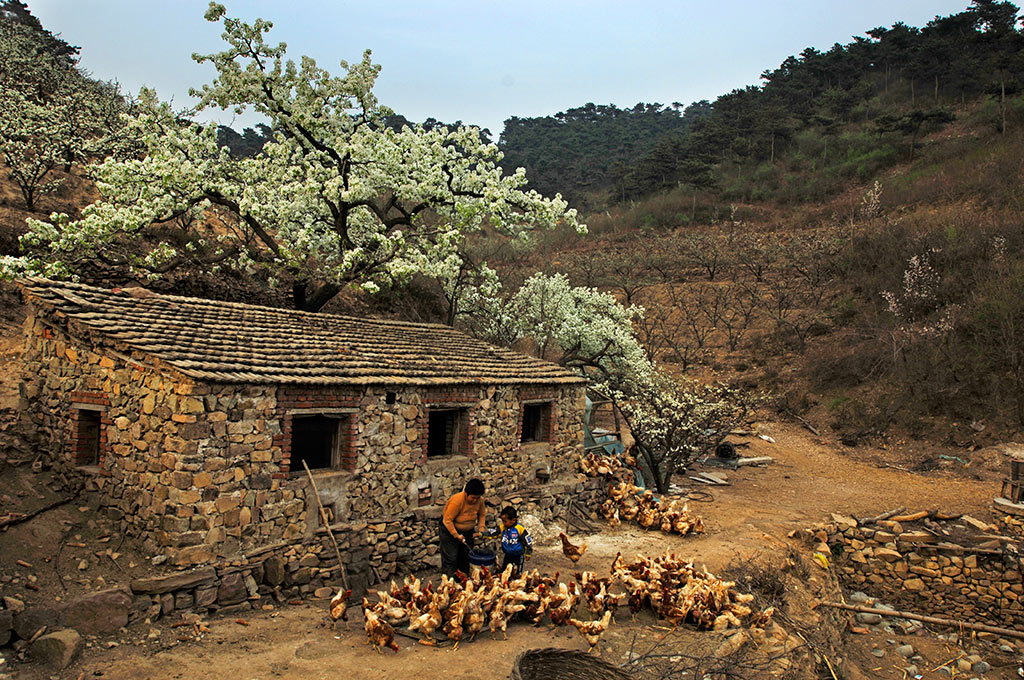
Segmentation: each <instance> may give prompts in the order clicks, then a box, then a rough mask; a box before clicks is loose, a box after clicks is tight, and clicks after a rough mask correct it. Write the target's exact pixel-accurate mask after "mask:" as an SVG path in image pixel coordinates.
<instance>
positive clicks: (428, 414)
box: [21, 279, 596, 576]
mask: <svg viewBox="0 0 1024 680" xmlns="http://www.w3.org/2000/svg"><path fill="white" fill-rule="evenodd" d="M21 287H22V291H23V295H24V297H25V299H26V301H27V302H28V303H29V305H30V314H29V316H28V318H27V320H26V329H25V333H26V343H25V352H24V361H25V366H26V371H25V377H24V382H23V384H22V397H23V399H24V409H23V412H25V413H26V414H27V417H28V418H30V419H31V424H32V426H33V427H34V428H35V429H36V431H37V432H38V433H39V435H40V436H41V438H42V441H43V444H44V445H45V446H46V447H47V448H48V450H49V451H50V453H51V455H52V457H53V459H54V462H55V463H56V464H58V465H66V466H69V467H72V466H73V467H76V468H78V469H80V470H82V471H84V472H85V473H86V474H88V475H90V476H91V480H92V481H91V482H90V483H91V484H92V485H93V486H94V488H96V489H98V491H99V495H100V498H101V502H102V503H103V505H104V506H105V508H106V510H107V512H109V513H111V514H113V515H114V516H115V517H117V518H119V519H121V520H122V521H123V526H124V527H125V530H126V531H128V532H129V534H131V535H136V536H139V537H141V538H142V539H144V543H145V545H146V546H147V548H148V549H150V550H151V551H153V552H154V553H163V554H166V555H167V556H168V558H169V562H170V563H172V564H176V565H179V566H186V565H200V564H210V563H213V562H216V561H217V560H224V559H229V558H232V557H235V556H238V555H240V554H245V553H246V552H247V551H249V552H253V551H256V552H265V551H266V550H267V548H268V546H276V545H284V546H295V545H297V544H301V543H302V542H303V541H305V542H307V543H309V542H311V541H312V540H314V536H315V535H316V534H317V532H318V531H320V532H321V533H322V529H320V528H319V524H320V519H319V514H318V509H317V505H316V502H315V499H313V498H312V494H311V492H310V487H309V483H308V478H307V475H306V472H305V467H304V465H305V466H308V467H309V468H310V470H311V471H312V472H313V475H314V477H315V479H316V484H317V487H318V490H319V494H320V498H321V500H322V502H323V503H324V504H325V506H326V507H327V509H328V512H329V514H331V515H333V516H332V517H331V523H332V525H334V523H338V526H339V527H340V529H339V530H340V531H342V533H344V531H345V530H348V531H350V532H355V533H357V534H359V535H358V536H356V535H353V537H352V539H351V541H348V540H347V539H346V541H345V542H343V547H346V546H348V547H351V548H352V549H353V550H354V549H355V547H356V546H367V547H366V552H367V555H364V556H363V557H365V558H366V559H367V560H368V561H369V563H371V564H373V563H375V564H376V565H380V564H382V563H389V564H391V568H390V569H389V570H385V572H386V571H391V572H394V571H395V570H396V569H395V565H396V564H397V563H405V564H404V565H403V566H405V567H406V568H415V567H421V566H426V565H427V564H429V563H430V558H431V557H432V556H433V555H434V554H436V546H433V547H431V545H430V544H431V542H432V541H433V542H435V543H436V533H437V530H436V526H437V520H436V517H437V516H438V514H439V512H438V511H439V504H440V503H442V502H443V501H444V500H445V499H446V498H447V496H448V494H450V493H452V492H454V491H458V490H460V489H461V485H462V484H463V483H464V481H465V480H466V479H467V478H469V477H472V476H479V477H481V478H482V479H484V481H485V482H486V483H487V484H488V487H489V489H491V490H493V492H492V493H491V497H492V498H500V497H503V496H504V497H506V498H508V497H510V496H514V495H517V494H518V495H522V493H523V492H524V490H528V489H531V488H536V487H537V486H538V485H540V484H541V481H542V482H544V485H545V486H546V488H549V489H562V491H564V493H565V494H568V495H571V494H572V493H573V490H574V488H575V492H577V493H578V492H579V491H580V487H579V483H580V480H579V478H578V477H577V476H576V474H575V472H574V466H575V461H576V459H577V455H578V454H579V453H580V452H581V450H582V442H583V409H584V386H585V381H584V379H582V378H581V377H580V376H578V375H576V374H573V373H572V372H570V371H567V370H566V369H564V368H562V367H560V366H557V365H555V364H552V363H549V362H545V361H542V360H539V359H536V358H533V357H529V356H526V355H522V354H519V353H516V352H513V351H511V350H508V349H503V348H499V347H494V346H491V345H488V344H486V343H484V342H481V341H479V340H476V339H473V338H471V337H468V336H466V335H464V334H462V333H459V332H458V331H456V330H454V329H452V328H449V327H446V326H440V325H433V324H416V323H403V322H397V321H381V320H372V319H363V318H355V317H346V316H337V315H329V314H311V313H306V312H298V311H290V310H284V309H274V308H268V307H257V306H253V305H245V304H238V303H229V302H217V301H211V300H201V299H196V298H186V297H175V296H165V295H158V294H155V293H152V292H149V291H145V290H143V289H138V288H134V289H114V290H105V289H100V288H95V287H90V286H85V285H81V284H75V283H63V282H54V281H48V280H44V279H28V280H25V281H22V282H21ZM538 480H541V481H538ZM548 480H550V481H548ZM559 483H562V484H563V486H562V487H558V484H559ZM573 484H576V485H577V486H576V487H573ZM546 493H549V494H550V493H554V491H549V492H546ZM595 497H596V496H595ZM386 527H396V528H395V530H394V531H395V532H397V533H393V534H388V533H387V532H390V531H391V529H389V528H386ZM374 531H377V532H378V533H380V532H383V533H381V534H380V535H379V536H376V537H374V536H371V535H370V534H372V533H373V532H374ZM385 534H386V535H385ZM378 541H379V542H380V543H381V544H382V545H375V544H376V543H377V542H378ZM345 559H346V561H348V560H349V558H345ZM359 559H362V558H353V559H352V561H353V563H354V562H358V561H359ZM350 566H351V565H350ZM355 569H356V570H358V565H355ZM379 575H380V574H378V576H379Z"/></svg>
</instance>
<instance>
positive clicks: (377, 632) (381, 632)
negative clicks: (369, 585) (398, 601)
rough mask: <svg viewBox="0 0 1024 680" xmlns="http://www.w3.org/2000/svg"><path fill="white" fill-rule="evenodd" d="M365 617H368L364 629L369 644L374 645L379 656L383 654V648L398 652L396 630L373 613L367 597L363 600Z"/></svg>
mask: <svg viewBox="0 0 1024 680" xmlns="http://www.w3.org/2000/svg"><path fill="white" fill-rule="evenodd" d="M363 616H365V617H366V623H364V624H363V629H364V630H365V631H366V641H367V643H368V644H372V645H373V648H374V650H376V652H377V653H378V654H379V653H381V650H380V648H381V647H388V648H390V649H393V650H394V651H396V652H397V651H398V645H397V644H395V629H394V628H392V627H391V626H390V625H389V624H388V623H387V622H386V621H381V620H380V617H379V616H377V615H376V614H374V613H373V610H372V609H371V608H370V603H369V601H367V599H366V598H365V597H364V598H363Z"/></svg>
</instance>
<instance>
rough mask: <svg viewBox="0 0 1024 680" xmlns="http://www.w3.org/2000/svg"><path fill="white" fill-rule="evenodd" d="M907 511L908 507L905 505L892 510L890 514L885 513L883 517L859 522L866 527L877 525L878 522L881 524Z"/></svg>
mask: <svg viewBox="0 0 1024 680" xmlns="http://www.w3.org/2000/svg"><path fill="white" fill-rule="evenodd" d="M906 509H907V507H906V506H905V505H901V506H900V507H898V508H896V509H895V510H890V511H889V512H883V513H882V514H881V515H875V516H874V517H865V518H864V519H859V520H857V522H858V523H860V525H861V526H864V525H867V524H875V523H876V522H881V521H882V520H883V519H889V518H890V517H892V516H893V515H898V514H899V513H901V512H903V511H905V510H906Z"/></svg>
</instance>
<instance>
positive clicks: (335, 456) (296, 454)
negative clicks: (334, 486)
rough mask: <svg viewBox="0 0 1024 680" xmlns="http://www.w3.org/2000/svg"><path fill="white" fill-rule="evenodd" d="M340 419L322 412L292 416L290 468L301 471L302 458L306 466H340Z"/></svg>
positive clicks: (316, 467) (313, 467)
mask: <svg viewBox="0 0 1024 680" xmlns="http://www.w3.org/2000/svg"><path fill="white" fill-rule="evenodd" d="M343 422H344V420H343V419H341V418H330V417H328V416H323V415H315V416H293V417H292V457H291V458H292V462H291V469H292V470H293V471H295V472H302V471H303V470H304V469H305V468H303V466H302V463H303V461H305V463H306V465H308V466H309V469H310V470H316V469H321V470H322V469H325V468H340V467H341V466H342V456H341V448H342V432H341V424H342V423H343Z"/></svg>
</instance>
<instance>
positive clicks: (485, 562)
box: [469, 548, 498, 567]
mask: <svg viewBox="0 0 1024 680" xmlns="http://www.w3.org/2000/svg"><path fill="white" fill-rule="evenodd" d="M497 562H498V558H497V557H495V556H494V553H492V552H490V551H489V550H477V549H476V548H473V549H472V550H470V551H469V563H470V564H472V565H474V566H477V567H493V566H494V565H495V564H496V563H497Z"/></svg>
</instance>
